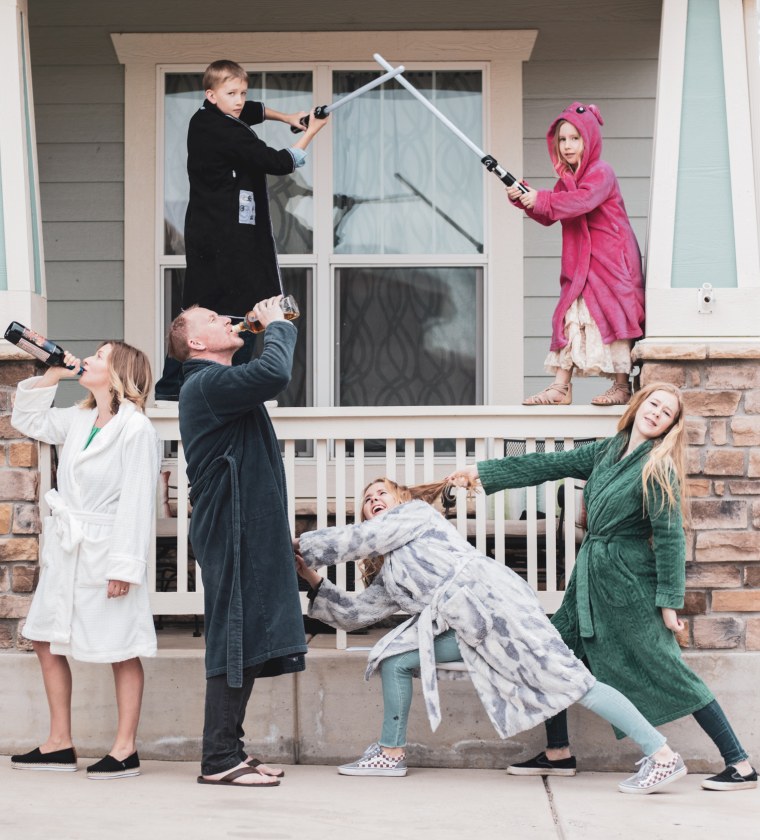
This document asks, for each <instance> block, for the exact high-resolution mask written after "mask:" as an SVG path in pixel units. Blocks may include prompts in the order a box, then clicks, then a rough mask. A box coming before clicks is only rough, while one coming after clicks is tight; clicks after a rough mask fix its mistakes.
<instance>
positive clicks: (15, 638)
mask: <svg viewBox="0 0 760 840" xmlns="http://www.w3.org/2000/svg"><path fill="white" fill-rule="evenodd" d="M34 369H35V362H34V361H33V360H31V359H30V358H29V356H28V355H27V354H26V353H23V352H21V351H19V350H17V349H16V348H15V347H13V346H12V345H11V346H8V345H3V346H1V347H0V650H9V649H10V650H18V649H20V650H31V644H30V643H29V642H28V641H27V640H26V639H24V638H23V636H22V635H21V632H20V629H21V627H22V626H23V623H24V619H25V617H26V614H27V612H28V611H29V605H30V604H31V600H32V593H33V592H34V588H35V586H36V585H37V578H38V571H39V570H38V563H37V557H38V534H39V531H40V518H39V507H38V503H37V491H38V487H39V471H38V468H37V457H38V445H37V443H36V442H35V441H31V440H29V439H28V438H25V437H23V435H21V434H19V432H17V431H16V430H15V429H14V428H13V426H11V411H12V409H13V398H14V393H15V390H16V385H17V384H18V383H19V382H20V381H21V380H22V379H26V378H27V377H29V376H32V375H33V374H34Z"/></svg>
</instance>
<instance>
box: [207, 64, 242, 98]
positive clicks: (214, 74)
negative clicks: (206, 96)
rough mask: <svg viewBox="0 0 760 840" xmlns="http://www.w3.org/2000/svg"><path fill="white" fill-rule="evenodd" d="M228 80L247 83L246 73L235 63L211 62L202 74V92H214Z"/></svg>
mask: <svg viewBox="0 0 760 840" xmlns="http://www.w3.org/2000/svg"><path fill="white" fill-rule="evenodd" d="M229 79H240V81H241V82H247V81H248V73H247V72H246V71H245V69H244V68H243V67H241V66H240V65H239V64H238V63H237V62H236V61H229V60H228V59H221V60H219V61H212V62H211V64H209V66H208V67H207V68H206V71H205V72H204V74H203V90H216V89H217V88H218V87H221V85H223V84H224V83H225V82H226V81H228V80H229Z"/></svg>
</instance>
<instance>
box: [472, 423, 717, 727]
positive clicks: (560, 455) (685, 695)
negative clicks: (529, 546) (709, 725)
mask: <svg viewBox="0 0 760 840" xmlns="http://www.w3.org/2000/svg"><path fill="white" fill-rule="evenodd" d="M627 444H628V433H627V432H621V433H620V434H618V435H616V436H615V437H613V438H608V439H606V440H601V441H597V442H596V443H593V444H589V445H587V446H582V447H579V448H577V449H571V450H569V451H566V452H556V453H548V454H529V455H522V456H518V457H515V458H503V459H499V460H491V461H483V462H481V463H480V464H478V472H479V474H480V480H481V482H482V484H483V487H484V489H485V491H486V493H495V492H496V491H497V490H501V489H504V488H507V487H527V486H530V485H535V484H541V483H543V482H544V481H551V480H556V479H561V478H566V477H570V478H578V479H583V480H586V481H587V484H586V487H585V489H584V491H583V498H584V501H585V504H586V510H587V514H588V532H587V534H586V537H585V538H584V540H583V544H582V545H581V547H580V550H579V552H578V557H577V558H576V563H575V568H574V569H573V573H572V575H571V577H570V581H569V583H568V585H567V590H566V592H565V597H564V599H563V601H562V605H561V607H560V608H559V610H558V611H557V612H556V613H555V615H554V617H553V618H552V623H553V624H554V626H555V627H556V628H557V630H559V632H560V635H561V636H562V639H563V641H564V642H565V643H566V644H567V646H568V647H569V648H570V649H571V650H572V651H573V652H574V653H575V655H576V656H577V657H578V658H579V659H583V658H584V657H585V658H586V660H587V662H588V664H589V667H590V669H591V671H592V673H593V674H594V676H596V677H597V678H598V679H599V680H601V681H602V682H605V683H607V684H608V685H611V686H613V687H614V688H616V689H618V691H620V692H622V693H623V694H624V695H625V696H626V697H627V698H628V699H629V700H631V702H632V703H633V704H634V705H635V706H636V707H637V708H638V709H639V711H640V712H641V713H642V714H643V715H644V716H645V717H646V718H647V720H648V721H649V722H650V723H651V724H652V725H653V726H659V725H660V724H663V723H667V722H668V721H671V720H676V719H677V718H680V717H684V716H685V715H688V714H691V713H692V712H694V711H696V710H697V709H701V708H702V707H703V706H706V705H707V704H708V703H710V702H711V701H712V700H713V699H714V698H713V695H712V694H711V692H710V690H709V689H708V688H707V686H706V685H705V684H704V683H703V682H702V680H700V679H699V677H698V676H697V675H696V674H695V673H694V672H693V671H691V670H690V669H689V668H688V667H687V665H686V663H685V662H684V661H683V659H682V657H681V650H680V647H679V646H678V642H677V641H676V638H675V635H674V634H673V633H672V632H671V631H670V630H668V629H667V628H666V627H665V624H664V622H663V620H662V613H661V612H660V608H661V607H670V608H672V609H679V608H681V607H682V606H683V599H684V588H685V576H686V572H685V538H684V533H683V524H682V520H681V512H680V509H679V508H678V507H677V506H676V507H675V508H673V509H669V507H668V505H667V502H666V503H665V504H664V505H663V504H662V501H663V499H662V494H661V493H660V492H658V491H655V490H650V491H649V492H648V493H647V496H648V498H647V504H646V509H645V508H644V504H643V489H642V483H641V472H642V469H643V467H644V464H645V462H646V459H647V457H648V456H649V453H650V452H651V449H652V445H653V444H652V442H651V441H647V442H645V443H642V444H641V445H640V446H638V447H637V448H636V449H635V450H634V451H633V452H631V453H630V454H629V455H627V456H625V457H621V456H622V453H623V452H624V451H625V448H626V446H627ZM618 735H619V737H620V736H621V734H620V733H618Z"/></svg>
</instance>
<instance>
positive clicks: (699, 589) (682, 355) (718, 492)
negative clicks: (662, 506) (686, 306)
mask: <svg viewBox="0 0 760 840" xmlns="http://www.w3.org/2000/svg"><path fill="white" fill-rule="evenodd" d="M635 353H636V354H637V355H638V359H639V361H640V363H641V365H642V373H641V381H642V384H648V383H651V382H657V381H665V382H670V383H671V384H673V385H676V386H678V387H679V388H681V389H682V393H683V398H684V404H685V407H686V414H687V418H688V421H687V431H688V439H689V451H688V473H689V481H688V484H689V491H690V493H691V515H692V522H691V530H690V532H689V539H688V542H687V554H686V587H687V592H686V603H685V607H684V610H683V615H684V617H685V620H686V622H687V627H686V630H685V631H684V632H683V633H682V634H681V638H680V641H681V644H682V646H683V647H689V648H695V649H700V650H716V649H732V650H737V651H757V650H760V341H758V342H746V343H742V342H739V341H735V342H694V343H689V344H686V343H681V344H674V343H668V344H661V345H657V344H654V343H651V342H645V343H642V344H640V345H638V346H637V348H636V350H635Z"/></svg>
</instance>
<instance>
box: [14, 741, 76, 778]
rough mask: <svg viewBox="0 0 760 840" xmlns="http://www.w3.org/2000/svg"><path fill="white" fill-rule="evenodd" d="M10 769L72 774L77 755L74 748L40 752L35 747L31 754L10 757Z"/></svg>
mask: <svg viewBox="0 0 760 840" xmlns="http://www.w3.org/2000/svg"><path fill="white" fill-rule="evenodd" d="M11 767H13V769H14V770H56V771H59V772H61V771H62V772H72V771H74V770H76V769H77V753H76V750H75V749H74V747H67V748H66V749H65V750H55V751H54V752H48V753H43V752H40V748H39V747H35V748H34V749H33V750H32V751H31V752H28V753H24V754H23V755H12V756H11Z"/></svg>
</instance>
